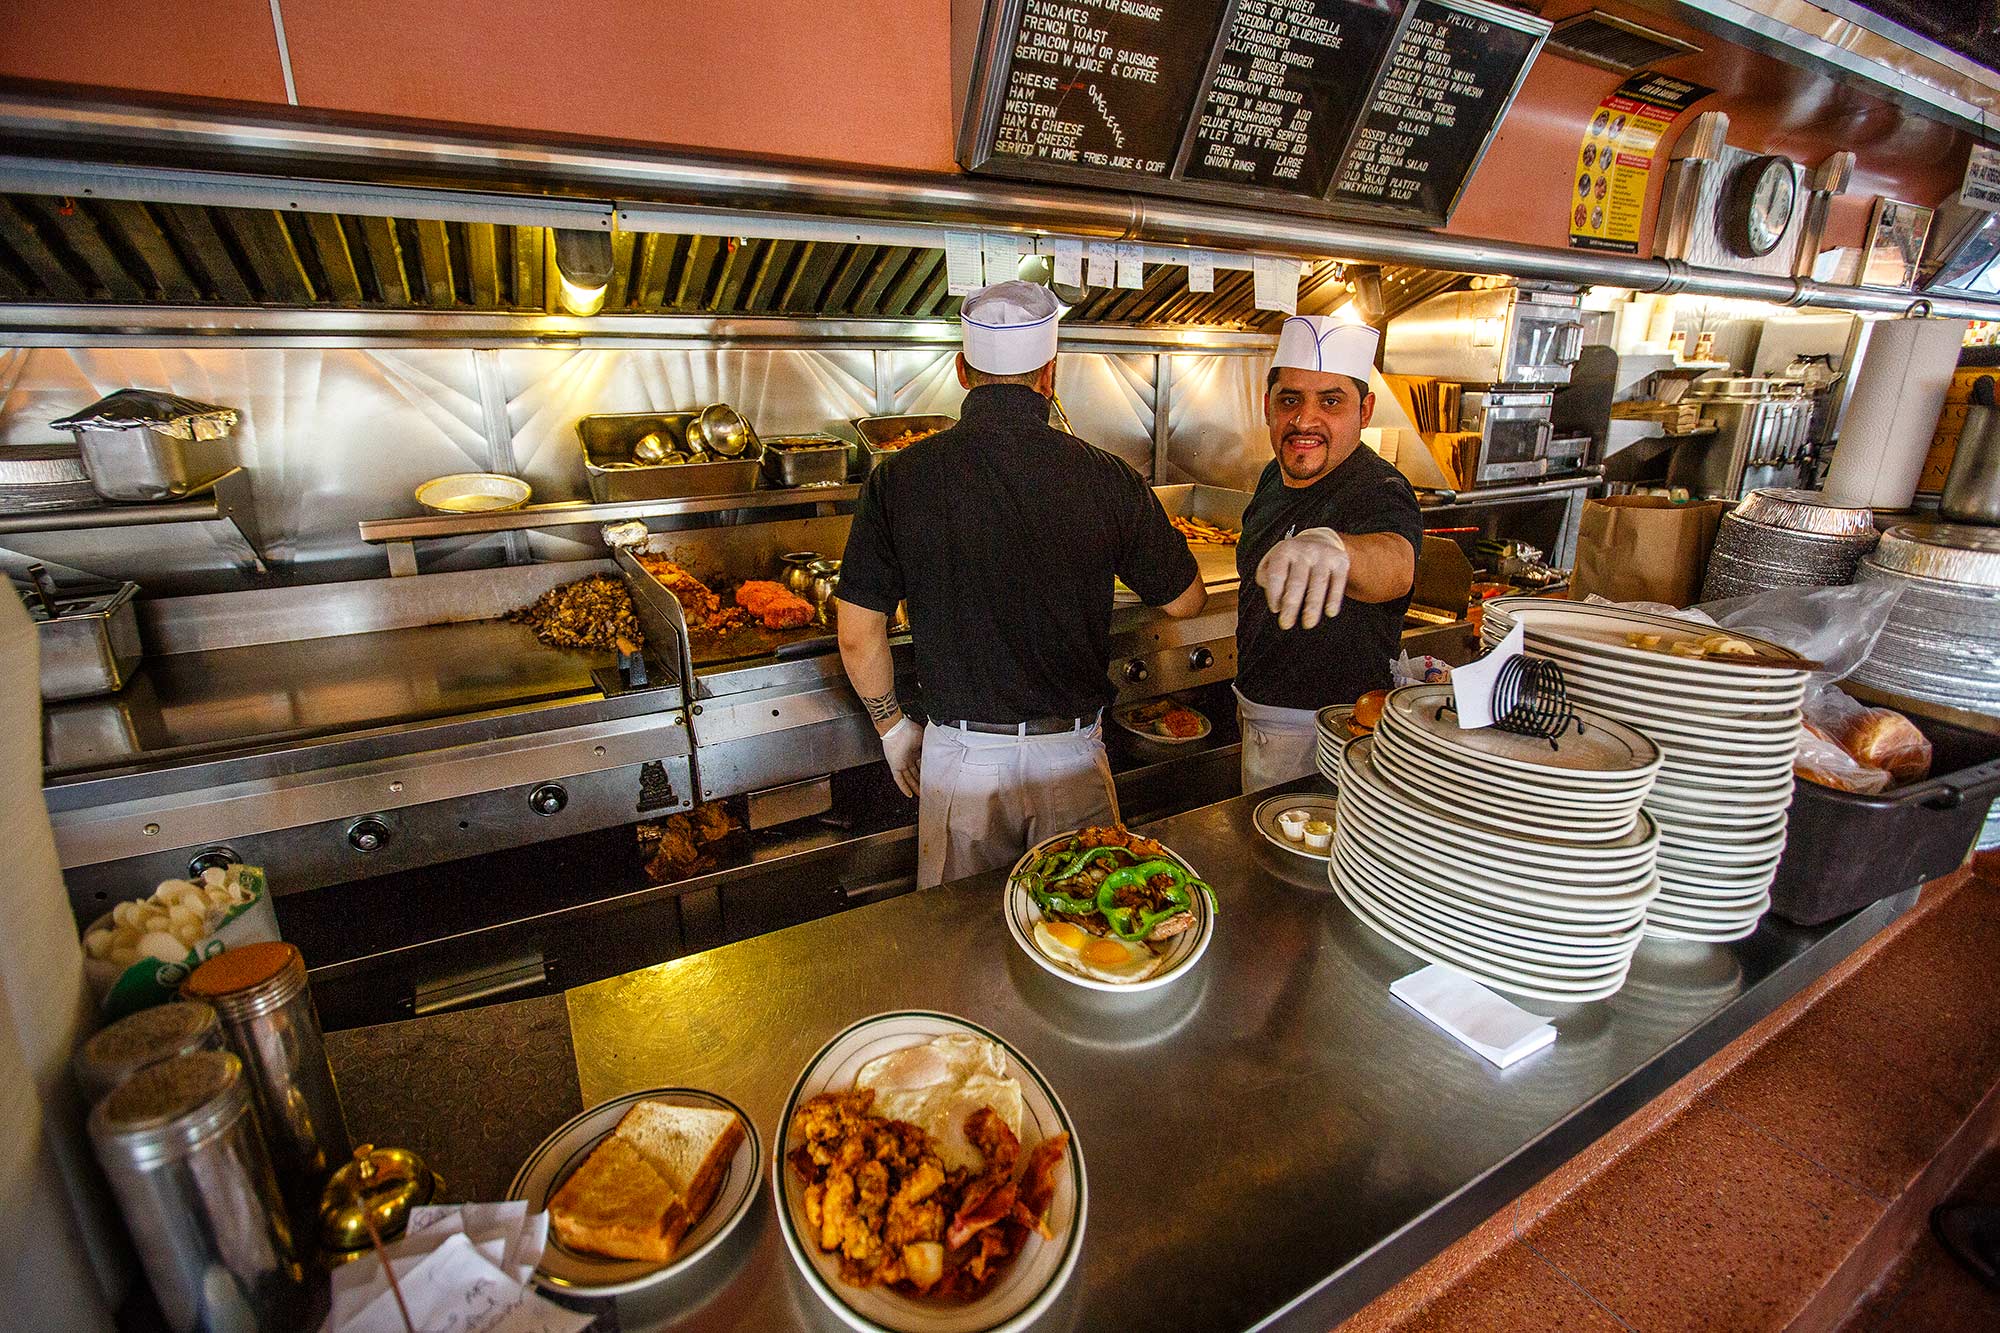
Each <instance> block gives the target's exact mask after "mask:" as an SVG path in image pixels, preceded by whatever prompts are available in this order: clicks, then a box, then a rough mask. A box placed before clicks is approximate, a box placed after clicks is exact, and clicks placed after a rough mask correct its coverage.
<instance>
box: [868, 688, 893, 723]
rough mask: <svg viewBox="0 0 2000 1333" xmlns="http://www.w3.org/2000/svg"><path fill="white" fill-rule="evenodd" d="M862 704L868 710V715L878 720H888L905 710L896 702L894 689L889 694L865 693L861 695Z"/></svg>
mask: <svg viewBox="0 0 2000 1333" xmlns="http://www.w3.org/2000/svg"><path fill="white" fill-rule="evenodd" d="M861 706H862V707H863V708H866V709H867V710H868V716H869V717H870V718H871V719H873V720H874V721H876V722H887V721H888V720H889V719H890V718H892V717H894V716H896V714H898V713H900V712H902V711H903V710H902V708H901V707H900V706H898V704H897V703H896V692H895V691H894V690H891V691H889V692H888V693H887V694H864V695H862V696H861Z"/></svg>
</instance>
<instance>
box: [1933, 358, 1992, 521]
mask: <svg viewBox="0 0 2000 1333" xmlns="http://www.w3.org/2000/svg"><path fill="white" fill-rule="evenodd" d="M1981 378H1982V379H1983V378H1985V377H1984V376H1982V377H1981ZM1992 393H1993V390H1992V387H1991V386H1990V385H1989V386H1988V387H1987V389H1986V392H1985V394H1984V395H1983V396H1984V397H1987V398H1989V399H1990V398H1991V396H1992ZM1938 513H1939V514H1941V515H1943V516H1944V518H1946V519H1947V520H1949V521H1950V522H1953V523H2000V408H1996V407H1993V406H1991V405H1990V403H1981V402H1979V401H1978V396H1975V398H1974V401H1973V406H1972V407H1970V408H1969V409H1967V411H1966V414H1965V429H1964V430H1962V431H1961V432H1959V436H1958V452H1957V453H1955V454H1953V455H1952V460H1951V471H1950V472H1949V473H1947V474H1946V475H1945V479H1944V491H1943V493H1942V494H1941V495H1939V496H1938Z"/></svg>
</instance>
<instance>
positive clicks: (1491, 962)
mask: <svg viewBox="0 0 2000 1333" xmlns="http://www.w3.org/2000/svg"><path fill="white" fill-rule="evenodd" d="M1334 870H1335V871H1337V872H1338V873H1337V874H1336V875H1334V876H1331V878H1333V879H1334V882H1335V885H1336V887H1343V888H1345V889H1346V890H1347V892H1348V895H1349V896H1350V897H1352V898H1358V899H1359V900H1360V901H1361V903H1362V904H1363V905H1364V906H1365V907H1367V908H1368V909H1369V911H1371V912H1372V913H1374V915H1375V917H1376V918H1377V919H1378V920H1379V921H1381V922H1383V923H1384V924H1386V925H1388V926H1389V927H1390V928H1391V929H1393V930H1395V931H1397V932H1398V933H1399V934H1403V935H1406V936H1412V937H1414V938H1416V939H1417V940H1419V941H1420V942H1423V943H1427V944H1430V945H1432V946H1434V947H1436V948H1439V949H1452V950H1457V951H1459V952H1462V953H1465V954H1467V955H1469V956H1471V957H1473V958H1476V959H1478V960H1479V961H1480V962H1482V963H1484V964H1486V965H1487V966H1491V967H1500V968H1505V969H1507V970H1508V971H1510V972H1512V973H1515V974H1516V975H1517V976H1519V977H1520V979H1521V980H1523V981H1525V982H1528V983H1531V984H1532V983H1541V984H1543V985H1549V986H1570V985H1589V984H1592V983H1595V982H1600V981H1602V980H1603V979H1604V978H1605V977H1607V976H1609V975H1611V974H1612V973H1618V974H1619V975H1623V973H1624V971H1625V969H1626V968H1627V967H1628V966H1630V964H1631V957H1630V952H1629V950H1628V951H1627V952H1625V953H1623V954H1621V955H1619V956H1618V957H1615V958H1610V959H1603V960H1595V961H1576V962H1561V961H1557V962H1541V961H1536V960H1533V959H1529V958H1526V957H1524V956H1522V955H1521V954H1520V953H1518V952H1517V951H1514V950H1509V949H1502V948H1501V947H1499V946H1498V945H1497V944H1495V943H1494V942H1492V941H1491V940H1488V939H1484V938H1478V937H1474V936H1471V935H1467V934H1466V933H1464V932H1462V931H1459V930H1455V929H1445V928H1441V927H1439V926H1437V925H1434V924H1432V923H1430V922H1428V921H1425V920H1422V919H1420V918H1418V917H1417V916H1415V915H1414V914H1412V913H1410V912H1408V911H1406V910H1404V909H1403V908H1402V907H1401V906H1400V905H1399V904H1398V902H1397V899H1396V897H1395V896H1394V895H1393V894H1390V893H1388V892H1386V891H1385V890H1384V889H1382V888H1381V887H1380V886H1379V885H1378V884H1377V883H1376V882H1375V881H1374V880H1373V879H1372V878H1370V877H1367V876H1365V875H1363V876H1357V875H1356V874H1355V873H1354V871H1353V868H1352V867H1350V866H1345V865H1341V864H1340V863H1339V862H1338V861H1336V862H1334ZM1638 933H1639V932H1637V931H1634V932H1633V941H1632V947H1633V948H1636V947H1638Z"/></svg>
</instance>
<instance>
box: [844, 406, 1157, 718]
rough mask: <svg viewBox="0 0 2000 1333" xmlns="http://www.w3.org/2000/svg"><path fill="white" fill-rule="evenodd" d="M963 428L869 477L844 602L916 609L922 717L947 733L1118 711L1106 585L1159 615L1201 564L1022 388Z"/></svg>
mask: <svg viewBox="0 0 2000 1333" xmlns="http://www.w3.org/2000/svg"><path fill="white" fill-rule="evenodd" d="M961 411H962V414H963V415H962V416H961V418H960V420H959V423H958V424H957V425H956V426H953V427H952V428H951V429H949V430H946V431H943V432H941V433H939V434H937V435H933V436H931V437H930V438H929V439H926V440H919V441H918V442H917V443H915V444H913V445H910V446H909V447H908V448H906V449H903V450H902V451H901V452H899V453H897V454H894V455H892V456H890V457H889V458H886V459H884V460H883V461H882V462H880V463H878V464H877V465H876V468H875V470H874V471H873V472H872V473H870V474H869V477H868V483H867V485H866V486H864V487H863V488H862V492H861V502H860V505H859V506H858V507H857V508H856V510H855V513H854V526H853V528H852V529H851V530H850V531H849V533H848V535H847V553H846V555H845V557H844V558H843V559H842V562H841V566H840V594H839V596H840V599H841V600H842V601H846V602H853V603H854V604H855V605H857V606H865V607H867V608H869V609H870V610H873V611H881V612H883V613H885V614H886V613H889V612H893V611H894V610H895V609H896V603H897V602H898V601H901V600H904V599H908V601H909V604H910V636H911V639H912V640H913V641H914V646H915V648H916V658H917V679H918V682H919V689H920V694H921V700H922V703H923V707H924V711H925V713H926V714H927V715H928V716H930V717H931V718H934V719H937V720H940V721H952V722H956V721H967V722H1007V723H1011V722H1027V721H1030V720H1032V719H1034V718H1042V717H1083V716H1087V715H1089V714H1091V713H1094V712H1096V711H1097V710H1098V709H1099V708H1101V707H1103V706H1104V705H1105V704H1108V703H1110V702H1111V700H1112V699H1113V698H1114V697H1115V695H1116V691H1115V690H1114V689H1113V688H1112V685H1111V681H1110V678H1109V677H1108V676H1107V674H1106V672H1107V670H1108V668H1109V667H1110V665H1111V581H1112V577H1113V576H1114V575H1115V576H1117V577H1118V578H1122V579H1124V580H1125V583H1126V585H1127V586H1129V587H1130V588H1131V589H1132V591H1134V592H1136V593H1138V594H1139V596H1140V597H1141V598H1143V599H1144V600H1145V601H1147V602H1149V603H1151V604H1152V605H1154V606H1158V605H1160V604H1162V603H1165V602H1170V601H1172V600H1173V599H1174V598H1176V597H1178V596H1180V594H1181V593H1183V592H1185V591H1186V590H1187V587H1188V585H1189V584H1190V583H1192V582H1194V580H1195V576H1196V572H1197V571H1196V569H1195V563H1194V553H1193V552H1191V551H1190V550H1188V547H1187V542H1186V540H1185V539H1183V538H1182V537H1181V535H1180V534H1179V533H1178V532H1175V531H1174V529H1173V525H1172V524H1170V523H1169V522H1168V521H1167V515H1166V511H1165V510H1163V509H1161V508H1160V502H1159V500H1158V498H1157V497H1155V496H1154V494H1153V492H1152V490H1151V488H1149V487H1148V486H1147V485H1146V482H1145V479H1144V478H1142V477H1141V476H1140V475H1139V474H1138V473H1137V472H1134V471H1133V470H1132V469H1131V468H1130V467H1129V466H1127V465H1126V464H1125V463H1124V462H1123V461H1122V460H1120V459H1118V458H1116V457H1114V456H1112V455H1111V454H1108V453H1106V452H1104V451H1103V450H1102V449H1098V448H1094V447H1092V446H1091V445H1088V444H1085V443H1084V442H1083V441H1082V440H1079V439H1077V438H1076V437H1075V436H1073V435H1066V434H1064V433H1063V432H1062V431H1059V430H1055V429H1052V428H1051V427H1050V426H1049V424H1048V412H1049V400H1048V399H1046V398H1044V397H1043V396H1042V395H1041V394H1039V393H1036V392H1035V391H1034V390H1033V389H1031V388H1029V387H1028V386H1026V385H1024V384H983V385H981V386H979V387H978V388H976V389H974V390H972V391H971V392H970V393H968V394H966V396H965V405H964V407H963V408H962V409H961Z"/></svg>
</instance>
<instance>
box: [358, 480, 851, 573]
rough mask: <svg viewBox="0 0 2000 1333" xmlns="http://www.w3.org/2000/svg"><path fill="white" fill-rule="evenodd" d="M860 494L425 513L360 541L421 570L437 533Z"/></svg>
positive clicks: (815, 491)
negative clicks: (424, 551)
mask: <svg viewBox="0 0 2000 1333" xmlns="http://www.w3.org/2000/svg"><path fill="white" fill-rule="evenodd" d="M860 494H861V487H860V486H859V485H843V486H793V487H786V488H782V489H776V490H768V491H741V492H737V493H735V494H732V495H692V496H686V497H683V498H679V499H671V500H626V501H619V502H616V503H612V504H592V503H591V502H589V501H587V500H564V501H560V502H558V503H555V504H540V505H524V506H522V507H521V508H519V509H503V510H498V511H488V512H485V513H477V514H424V515H420V516H418V517H416V518H372V519H364V520H363V521H362V522H361V524H360V530H361V540H362V541H365V542H372V543H375V544H377V545H382V544H387V545H388V547H389V572H390V573H391V574H395V575H398V576H402V575H408V574H414V573H416V572H417V556H416V547H415V545H414V543H416V542H420V541H426V540H430V539H432V538H438V537H473V536H478V535H480V534H482V533H488V532H531V531H534V530H536V529H540V528H572V527H585V526H589V525H591V524H597V523H622V522H624V521H625V520H626V519H633V518H674V517H679V516H682V515H686V514H720V513H725V512H728V511H731V510H739V509H780V508H789V507H792V506H796V505H827V504H838V503H840V502H841V501H845V500H854V499H856V498H858V497H859V496H860Z"/></svg>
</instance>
